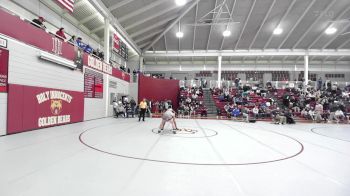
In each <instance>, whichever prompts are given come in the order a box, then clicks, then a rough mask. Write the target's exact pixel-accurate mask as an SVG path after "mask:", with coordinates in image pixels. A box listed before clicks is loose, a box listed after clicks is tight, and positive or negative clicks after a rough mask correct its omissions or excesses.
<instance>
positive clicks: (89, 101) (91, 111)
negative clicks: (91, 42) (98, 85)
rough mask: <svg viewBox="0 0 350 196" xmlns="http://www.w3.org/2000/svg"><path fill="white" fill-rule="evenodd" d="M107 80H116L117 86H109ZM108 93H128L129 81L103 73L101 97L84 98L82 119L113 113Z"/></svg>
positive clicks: (96, 117)
mask: <svg viewBox="0 0 350 196" xmlns="http://www.w3.org/2000/svg"><path fill="white" fill-rule="evenodd" d="M85 69H88V68H85ZM94 71H96V70H94ZM109 81H112V82H116V83H117V88H116V89H115V88H109ZM110 93H115V94H122V95H129V83H128V82H126V81H124V80H120V79H118V78H115V77H112V76H109V75H107V74H103V99H97V98H85V99H84V100H85V102H84V120H91V119H98V118H104V117H107V116H112V115H113V113H112V110H113V107H112V106H111V105H110V100H109V99H110Z"/></svg>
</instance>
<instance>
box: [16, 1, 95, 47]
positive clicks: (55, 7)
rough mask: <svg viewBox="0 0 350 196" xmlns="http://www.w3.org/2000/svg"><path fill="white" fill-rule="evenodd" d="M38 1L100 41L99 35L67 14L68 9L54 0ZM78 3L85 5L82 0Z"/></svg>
mask: <svg viewBox="0 0 350 196" xmlns="http://www.w3.org/2000/svg"><path fill="white" fill-rule="evenodd" d="M80 2H81V3H80ZM13 3H15V4H17V5H19V6H23V5H20V4H18V3H17V2H15V1H13ZM40 3H42V4H44V5H45V6H46V7H48V8H49V9H51V10H53V11H54V12H56V13H57V14H58V15H61V16H62V18H64V19H65V20H66V21H68V22H70V23H71V24H72V25H73V26H75V27H76V28H77V29H79V30H81V31H82V32H83V33H85V34H87V35H91V38H92V39H94V40H95V41H96V42H97V43H99V42H100V41H101V39H100V37H98V36H97V35H96V34H94V33H92V32H91V31H90V29H88V28H87V27H86V26H84V25H81V24H79V21H78V20H77V19H76V18H74V17H73V16H72V15H70V14H68V11H67V10H66V9H62V8H61V7H60V6H59V5H58V4H56V3H55V2H53V1H44V0H40ZM78 3H80V4H81V5H85V3H84V1H79V2H78ZM25 9H26V8H25ZM29 11H30V10H29ZM30 12H31V11H30ZM58 28H60V27H58ZM67 33H68V32H67ZM71 33H72V32H71Z"/></svg>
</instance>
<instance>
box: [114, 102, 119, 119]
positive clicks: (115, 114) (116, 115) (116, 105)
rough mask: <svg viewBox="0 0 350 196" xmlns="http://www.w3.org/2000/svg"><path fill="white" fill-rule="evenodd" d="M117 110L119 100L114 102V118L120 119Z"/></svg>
mask: <svg viewBox="0 0 350 196" xmlns="http://www.w3.org/2000/svg"><path fill="white" fill-rule="evenodd" d="M117 108H118V103H117V100H113V111H114V116H115V117H117V118H118V111H117Z"/></svg>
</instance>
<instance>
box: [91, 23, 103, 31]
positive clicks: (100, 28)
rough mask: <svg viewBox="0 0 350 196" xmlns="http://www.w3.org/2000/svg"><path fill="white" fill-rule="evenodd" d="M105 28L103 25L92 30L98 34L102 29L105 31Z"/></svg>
mask: <svg viewBox="0 0 350 196" xmlns="http://www.w3.org/2000/svg"><path fill="white" fill-rule="evenodd" d="M104 27H105V25H104V24H103V25H101V26H99V27H97V28H94V29H92V30H91V33H96V32H98V31H101V30H102V29H104Z"/></svg>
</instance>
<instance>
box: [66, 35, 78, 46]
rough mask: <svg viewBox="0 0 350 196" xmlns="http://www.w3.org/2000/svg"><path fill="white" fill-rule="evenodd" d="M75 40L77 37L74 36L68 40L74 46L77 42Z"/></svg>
mask: <svg viewBox="0 0 350 196" xmlns="http://www.w3.org/2000/svg"><path fill="white" fill-rule="evenodd" d="M75 39H76V37H75V35H72V37H71V38H70V39H69V40H68V42H70V43H72V44H74V43H75V42H76V40H75Z"/></svg>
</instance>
